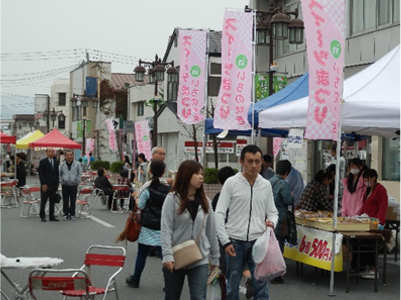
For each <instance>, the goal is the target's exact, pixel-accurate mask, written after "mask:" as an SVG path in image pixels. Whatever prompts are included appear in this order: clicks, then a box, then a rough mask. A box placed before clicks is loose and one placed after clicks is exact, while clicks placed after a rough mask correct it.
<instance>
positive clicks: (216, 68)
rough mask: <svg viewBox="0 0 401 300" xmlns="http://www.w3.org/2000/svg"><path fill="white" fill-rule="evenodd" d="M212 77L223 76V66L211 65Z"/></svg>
mask: <svg viewBox="0 0 401 300" xmlns="http://www.w3.org/2000/svg"><path fill="white" fill-rule="evenodd" d="M210 74H211V75H221V64H216V63H211V64H210Z"/></svg>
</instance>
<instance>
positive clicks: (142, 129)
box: [135, 120, 152, 160]
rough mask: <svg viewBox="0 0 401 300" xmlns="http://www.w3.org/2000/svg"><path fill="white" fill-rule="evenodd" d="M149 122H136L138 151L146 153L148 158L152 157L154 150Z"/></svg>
mask: <svg viewBox="0 0 401 300" xmlns="http://www.w3.org/2000/svg"><path fill="white" fill-rule="evenodd" d="M149 136H150V135H149V123H148V121H146V120H144V121H139V122H135V142H136V146H137V149H138V153H143V154H145V157H146V159H148V160H149V159H151V158H152V150H151V149H150V138H149Z"/></svg>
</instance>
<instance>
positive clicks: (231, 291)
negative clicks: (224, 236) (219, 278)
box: [226, 240, 269, 300]
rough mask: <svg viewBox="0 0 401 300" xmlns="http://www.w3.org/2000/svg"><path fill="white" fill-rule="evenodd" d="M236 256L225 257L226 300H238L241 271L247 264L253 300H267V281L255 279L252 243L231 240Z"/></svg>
mask: <svg viewBox="0 0 401 300" xmlns="http://www.w3.org/2000/svg"><path fill="white" fill-rule="evenodd" d="M231 243H232V245H233V247H234V250H235V253H236V256H235V257H230V256H228V255H226V260H227V300H239V285H240V283H241V279H242V271H243V269H244V265H245V263H247V264H248V267H249V271H250V272H251V275H252V282H253V291H254V293H253V299H254V300H269V289H268V286H267V281H259V280H256V278H255V275H254V274H255V262H254V261H253V258H252V247H253V244H255V241H253V242H245V241H239V240H231Z"/></svg>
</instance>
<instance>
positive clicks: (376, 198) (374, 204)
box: [363, 169, 388, 225]
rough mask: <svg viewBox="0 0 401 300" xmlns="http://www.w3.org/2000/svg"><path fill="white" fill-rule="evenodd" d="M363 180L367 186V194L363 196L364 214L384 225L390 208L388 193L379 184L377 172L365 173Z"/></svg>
mask: <svg viewBox="0 0 401 300" xmlns="http://www.w3.org/2000/svg"><path fill="white" fill-rule="evenodd" d="M363 180H364V183H365V186H366V192H365V194H364V195H363V212H364V213H365V214H367V215H368V216H369V217H371V218H377V219H379V220H380V224H382V225H384V224H385V223H386V211H387V206H388V196H387V191H386V189H385V187H384V186H383V185H381V184H380V183H378V182H377V172H376V170H373V169H370V170H367V171H365V173H363Z"/></svg>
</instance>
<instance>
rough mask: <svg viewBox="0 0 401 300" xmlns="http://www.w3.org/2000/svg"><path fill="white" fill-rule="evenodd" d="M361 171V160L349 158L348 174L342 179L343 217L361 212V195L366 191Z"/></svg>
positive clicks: (362, 170) (357, 214)
mask: <svg viewBox="0 0 401 300" xmlns="http://www.w3.org/2000/svg"><path fill="white" fill-rule="evenodd" d="M363 172H364V166H363V163H362V161H361V160H360V159H359V158H353V159H351V162H350V170H349V174H348V176H347V177H346V178H344V179H343V180H342V183H343V185H344V191H343V199H342V208H341V215H342V216H343V217H353V216H359V215H361V214H362V213H363V195H364V193H365V191H366V186H365V184H364V182H363Z"/></svg>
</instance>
